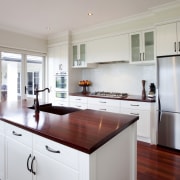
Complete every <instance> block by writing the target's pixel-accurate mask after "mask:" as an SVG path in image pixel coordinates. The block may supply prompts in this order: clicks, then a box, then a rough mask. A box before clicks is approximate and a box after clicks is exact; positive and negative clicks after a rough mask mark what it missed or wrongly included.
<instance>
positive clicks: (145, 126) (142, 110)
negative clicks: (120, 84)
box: [121, 101, 154, 143]
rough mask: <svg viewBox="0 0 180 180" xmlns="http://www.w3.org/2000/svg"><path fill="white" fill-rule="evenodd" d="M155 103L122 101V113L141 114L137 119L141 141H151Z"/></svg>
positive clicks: (138, 135)
mask: <svg viewBox="0 0 180 180" xmlns="http://www.w3.org/2000/svg"><path fill="white" fill-rule="evenodd" d="M153 108H154V103H146V102H138V101H121V113H124V114H130V115H135V116H139V120H138V121H137V137H138V139H139V140H141V141H145V142H148V143H151V128H152V124H153V116H154V109H153Z"/></svg>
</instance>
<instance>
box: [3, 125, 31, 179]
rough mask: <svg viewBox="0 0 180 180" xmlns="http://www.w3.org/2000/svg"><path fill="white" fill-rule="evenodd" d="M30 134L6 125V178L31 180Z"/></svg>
mask: <svg viewBox="0 0 180 180" xmlns="http://www.w3.org/2000/svg"><path fill="white" fill-rule="evenodd" d="M32 157H33V156H32V136H31V133H28V132H26V131H24V130H22V129H20V128H16V127H14V126H11V125H7V126H6V179H7V180H20V179H25V180H32V173H31V172H30V169H32V168H33V163H32Z"/></svg>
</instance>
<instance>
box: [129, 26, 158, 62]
mask: <svg viewBox="0 0 180 180" xmlns="http://www.w3.org/2000/svg"><path fill="white" fill-rule="evenodd" d="M151 32H152V33H153V40H152V41H153V46H151V45H150V46H149V47H147V46H146V47H145V45H146V44H145V43H146V42H147V41H146V42H145V40H146V39H145V34H146V33H151ZM135 35H137V36H138V37H139V47H138V46H137V47H136V46H135V47H134V49H133V47H132V46H133V42H132V37H133V36H135ZM150 43H151V42H150ZM135 45H136V43H135ZM138 48H139V51H138V50H137V49H138ZM147 48H150V50H152V53H153V55H151V54H150V56H153V58H152V59H149V60H146V57H147V55H148V54H145V50H146V49H147ZM133 51H134V52H137V51H138V53H139V55H138V54H135V55H134V59H133V58H132V57H133ZM155 54H156V51H155V31H154V29H148V30H144V31H138V32H135V33H131V34H130V63H131V64H141V63H154V62H155Z"/></svg>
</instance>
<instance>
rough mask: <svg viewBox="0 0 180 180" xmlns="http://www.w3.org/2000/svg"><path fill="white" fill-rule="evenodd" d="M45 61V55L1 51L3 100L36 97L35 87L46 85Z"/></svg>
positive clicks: (0, 81) (0, 79)
mask: <svg viewBox="0 0 180 180" xmlns="http://www.w3.org/2000/svg"><path fill="white" fill-rule="evenodd" d="M44 61H45V58H44V57H43V56H32V55H25V54H18V53H9V52H8V53H7V52H1V61H0V69H1V78H0V84H1V101H5V100H11V101H12V100H18V99H25V98H26V99H32V98H35V89H36V88H38V89H41V88H43V87H44V79H43V78H44V77H45V74H44V73H45V72H44V68H45V67H44V66H45V63H44ZM43 97H44V96H42V95H41V94H40V95H39V98H40V99H41V98H43Z"/></svg>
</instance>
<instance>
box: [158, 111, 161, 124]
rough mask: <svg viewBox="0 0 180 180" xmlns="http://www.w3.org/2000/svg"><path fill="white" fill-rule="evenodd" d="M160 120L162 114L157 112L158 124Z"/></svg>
mask: <svg viewBox="0 0 180 180" xmlns="http://www.w3.org/2000/svg"><path fill="white" fill-rule="evenodd" d="M161 119H162V112H161V111H159V113H158V122H159V123H160V122H161Z"/></svg>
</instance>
